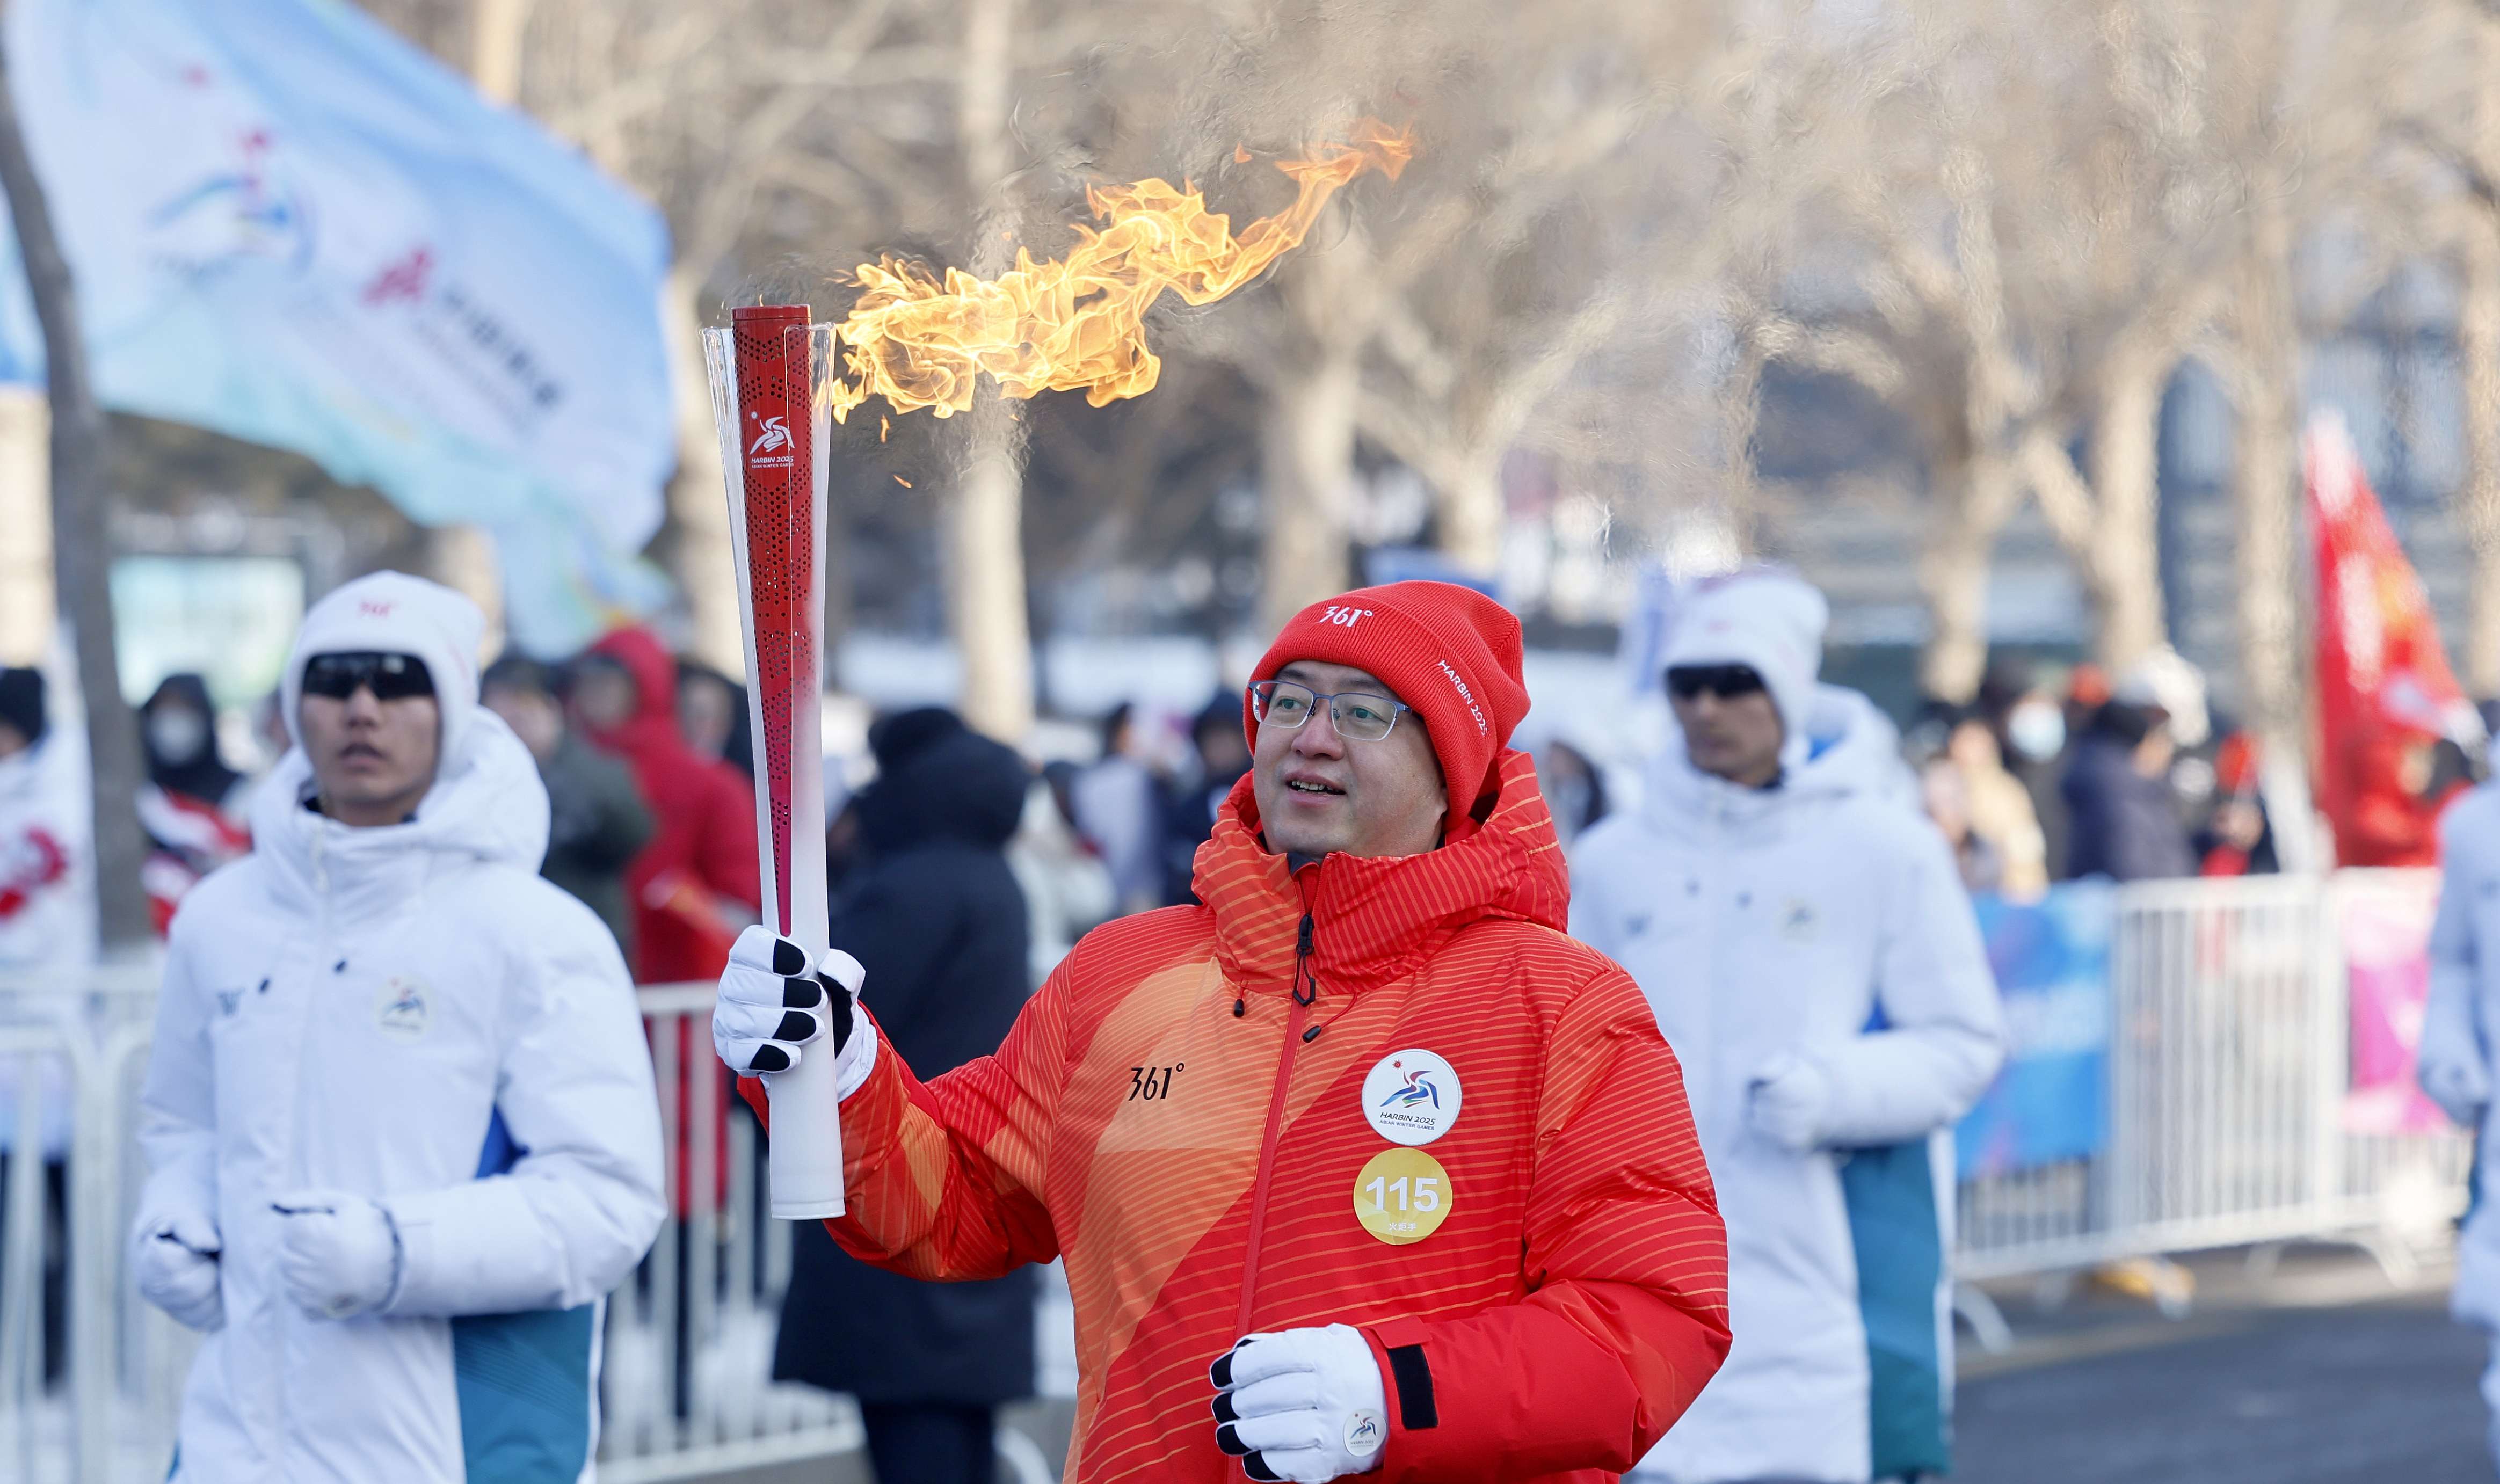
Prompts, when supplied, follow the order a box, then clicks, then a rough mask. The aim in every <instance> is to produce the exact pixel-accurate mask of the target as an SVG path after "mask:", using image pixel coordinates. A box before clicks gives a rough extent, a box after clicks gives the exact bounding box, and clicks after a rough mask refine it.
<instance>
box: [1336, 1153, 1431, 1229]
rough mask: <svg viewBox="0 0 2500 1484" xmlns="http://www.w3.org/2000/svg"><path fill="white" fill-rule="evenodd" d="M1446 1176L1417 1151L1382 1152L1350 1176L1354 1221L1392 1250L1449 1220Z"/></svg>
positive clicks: (1429, 1157) (1429, 1158)
mask: <svg viewBox="0 0 2500 1484" xmlns="http://www.w3.org/2000/svg"><path fill="white" fill-rule="evenodd" d="M1450 1195H1451V1192H1450V1172H1449V1171H1446V1170H1443V1169H1442V1168H1441V1162H1440V1161H1439V1160H1436V1159H1434V1158H1432V1157H1431V1155H1429V1154H1426V1153H1425V1152H1424V1151H1423V1150H1421V1149H1383V1150H1381V1151H1380V1152H1379V1153H1378V1154H1375V1155H1373V1156H1372V1157H1371V1163H1369V1164H1367V1165H1365V1166H1364V1167H1363V1173H1361V1174H1359V1175H1356V1176H1355V1177H1354V1219H1355V1220H1357V1221H1360V1222H1362V1223H1363V1229H1364V1230H1365V1231H1366V1232H1368V1233H1370V1234H1371V1235H1372V1236H1374V1237H1379V1238H1380V1239H1381V1240H1382V1241H1385V1242H1387V1243H1389V1244H1390V1245H1391V1246H1393V1247H1402V1246H1404V1245H1406V1244H1407V1243H1408V1242H1410V1241H1422V1240H1423V1239H1424V1238H1425V1237H1430V1236H1431V1235H1432V1234H1433V1233H1435V1232H1437V1231H1439V1230H1440V1229H1441V1223H1442V1222H1444V1221H1447V1220H1449V1219H1450Z"/></svg>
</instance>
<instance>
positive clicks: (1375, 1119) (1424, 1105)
mask: <svg viewBox="0 0 2500 1484" xmlns="http://www.w3.org/2000/svg"><path fill="white" fill-rule="evenodd" d="M1363 1116H1364V1118H1365V1120H1367V1121H1368V1122H1369V1123H1370V1124H1371V1127H1372V1131H1373V1132H1374V1133H1377V1134H1378V1135H1379V1136H1380V1137H1381V1138H1385V1139H1388V1140H1389V1141H1390V1142H1391V1143H1394V1144H1429V1143H1431V1141H1432V1140H1434V1139H1436V1138H1440V1137H1441V1136H1442V1135H1444V1134H1447V1133H1448V1132H1450V1125H1452V1124H1454V1123H1457V1122H1458V1121H1459V1074H1458V1073H1457V1072H1454V1071H1452V1070H1451V1068H1450V1064H1449V1063H1448V1062H1445V1061H1443V1060H1441V1058H1439V1057H1437V1056H1435V1055H1433V1054H1432V1053H1431V1052H1430V1051H1399V1052H1396V1053H1394V1054H1392V1055H1389V1056H1384V1057H1382V1058H1381V1059H1380V1063H1379V1065H1378V1066H1376V1067H1373V1068H1372V1069H1371V1074H1370V1075H1369V1076H1366V1077H1365V1078H1364V1079H1363Z"/></svg>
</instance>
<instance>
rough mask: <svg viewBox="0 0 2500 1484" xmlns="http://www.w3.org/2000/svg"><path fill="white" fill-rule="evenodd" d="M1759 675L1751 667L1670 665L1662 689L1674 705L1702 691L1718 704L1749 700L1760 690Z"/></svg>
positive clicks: (1761, 687) (1759, 673) (1761, 686)
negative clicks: (1741, 699) (1740, 697)
mask: <svg viewBox="0 0 2500 1484" xmlns="http://www.w3.org/2000/svg"><path fill="white" fill-rule="evenodd" d="M1763 688H1764V687H1763V685H1762V676H1761V672H1760V671H1758V670H1756V669H1755V668H1754V667H1753V666H1751V665H1670V666H1668V667H1667V671H1666V689H1667V693H1668V694H1669V695H1672V696H1674V697H1675V699H1676V700H1678V701H1690V700H1692V699H1693V698H1694V697H1695V696H1697V695H1700V694H1701V693H1702V692H1703V691H1705V690H1706V691H1708V692H1710V694H1712V695H1714V696H1717V697H1718V698H1719V699H1720V700H1722V701H1733V700H1735V699H1736V698H1737V697H1738V696H1750V695H1754V694H1755V693H1757V692H1759V691H1760V690H1762V689H1763Z"/></svg>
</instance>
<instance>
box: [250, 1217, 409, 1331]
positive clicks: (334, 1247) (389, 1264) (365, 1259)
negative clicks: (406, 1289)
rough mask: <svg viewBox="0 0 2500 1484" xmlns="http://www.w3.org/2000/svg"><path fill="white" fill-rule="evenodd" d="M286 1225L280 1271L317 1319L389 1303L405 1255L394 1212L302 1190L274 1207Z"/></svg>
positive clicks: (290, 1290) (346, 1316)
mask: <svg viewBox="0 0 2500 1484" xmlns="http://www.w3.org/2000/svg"><path fill="white" fill-rule="evenodd" d="M270 1209H272V1210H274V1211H276V1212H278V1214H280V1216H283V1217H285V1218H286V1220H285V1221H284V1222H283V1223H281V1232H282V1236H281V1237H280V1242H281V1245H280V1248H279V1253H278V1270H279V1272H280V1275H281V1276H282V1277H284V1279H285V1281H286V1294H287V1297H288V1298H291V1299H293V1300H294V1301H295V1303H296V1305H297V1306H298V1307H300V1308H302V1309H303V1310H304V1312H306V1313H308V1314H310V1315H312V1316H313V1318H315V1319H351V1318H354V1317H355V1316H356V1315H358V1314H363V1313H368V1312H370V1311H372V1310H374V1309H378V1308H380V1307H382V1306H383V1305H385V1304H387V1303H390V1301H391V1299H392V1297H393V1296H394V1295H396V1294H397V1293H398V1292H399V1280H400V1270H401V1269H402V1267H403V1265H404V1264H405V1261H406V1259H405V1256H404V1254H403V1252H402V1250H401V1247H400V1240H399V1227H398V1225H397V1224H396V1223H394V1222H393V1221H392V1220H391V1215H390V1212H388V1211H386V1210H384V1209H383V1208H382V1207H381V1206H379V1205H377V1204H374V1203H373V1202H371V1201H368V1200H366V1199H365V1198H364V1197H362V1196H351V1195H349V1194H347V1193H346V1192H345V1191H339V1190H299V1191H294V1192H291V1193H289V1194H287V1195H283V1196H280V1197H279V1198H278V1199H277V1200H276V1201H273V1202H271V1203H270Z"/></svg>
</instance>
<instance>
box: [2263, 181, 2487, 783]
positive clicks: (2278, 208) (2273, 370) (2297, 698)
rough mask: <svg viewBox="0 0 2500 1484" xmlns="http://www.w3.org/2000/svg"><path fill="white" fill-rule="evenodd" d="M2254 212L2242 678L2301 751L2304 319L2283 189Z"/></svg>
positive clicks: (2283, 748) (2292, 754)
mask: <svg viewBox="0 0 2500 1484" xmlns="http://www.w3.org/2000/svg"><path fill="white" fill-rule="evenodd" d="M2234 305H2235V308H2234V315H2233V317H2234V318H2235V320H2236V321H2237V322H2236V324H2235V325H2234V326H2233V335H2234V338H2235V339H2237V341H2238V342H2239V347H2240V353H2241V356H2242V358H2243V359H2244V361H2245V363H2246V365H2245V371H2244V378H2243V379H2244V385H2243V386H2242V388H2241V394H2240V398H2239V402H2240V407H2239V414H2240V415H2239V428H2238V433H2237V436H2236V438H2235V439H2234V444H2235V448H2234V450H2233V451H2234V453H2235V455H2236V456H2235V458H2234V461H2233V462H2234V464H2235V465H2236V467H2235V469H2234V470H2233V473H2232V486H2231V501H2232V512H2231V513H2232V523H2233V525H2234V526H2235V527H2236V528H2237V531H2238V537H2239V540H2238V544H2237V545H2236V547H2235V548H2234V551H2233V553H2232V555H2233V566H2234V569H2235V572H2234V576H2235V577H2237V578H2238V581H2239V603H2238V606H2239V614H2238V617H2239V631H2240V633H2239V639H2240V677H2241V683H2242V684H2244V685H2245V686H2246V687H2247V695H2246V698H2245V701H2244V709H2245V710H2246V712H2247V715H2248V719H2249V727H2250V730H2251V731H2253V733H2254V734H2255V735H2256V739H2257V745H2258V748H2259V750H2260V752H2261V753H2262V754H2263V755H2265V756H2268V757H2276V758H2284V759H2295V758H2301V757H2305V756H2306V755H2307V752H2308V747H2307V739H2308V736H2309V728H2308V725H2307V721H2306V716H2307V708H2306V706H2305V704H2304V702H2303V698H2302V686H2301V664H2300V653H2301V650H2300V606H2299V598H2298V590H2299V581H2300V577H2299V540H2300V504H2299V491H2300V428H2299V421H2300V390H2299V387H2300V326H2299V324H2298V323H2297V321H2296V320H2295V319H2294V318H2293V311H2292V288H2291V228H2290V223H2289V221H2288V219H2287V218H2286V215H2285V211H2284V206H2283V203H2282V201H2281V200H2280V199H2279V197H2278V193H2276V192H2271V191H2269V192H2266V193H2265V194H2263V195H2262V196H2261V197H2260V199H2259V200H2257V201H2256V202H2255V203H2254V205H2253V218H2252V221H2251V239H2250V244H2249V250H2248V255H2247V257H2246V259H2245V260H2244V261H2243V263H2242V265H2241V270H2240V283H2239V288H2238V292H2237V294H2236V295H2235V296H2234ZM2469 384H2470V373H2469ZM2472 425H2473V424H2472V421H2471V420H2470V419H2469V421H2468V424H2467V426H2468V427H2469V428H2471V427H2472ZM2478 597H2479V594H2478ZM2302 773H2303V775H2306V770H2305V769H2304V770H2302Z"/></svg>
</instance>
